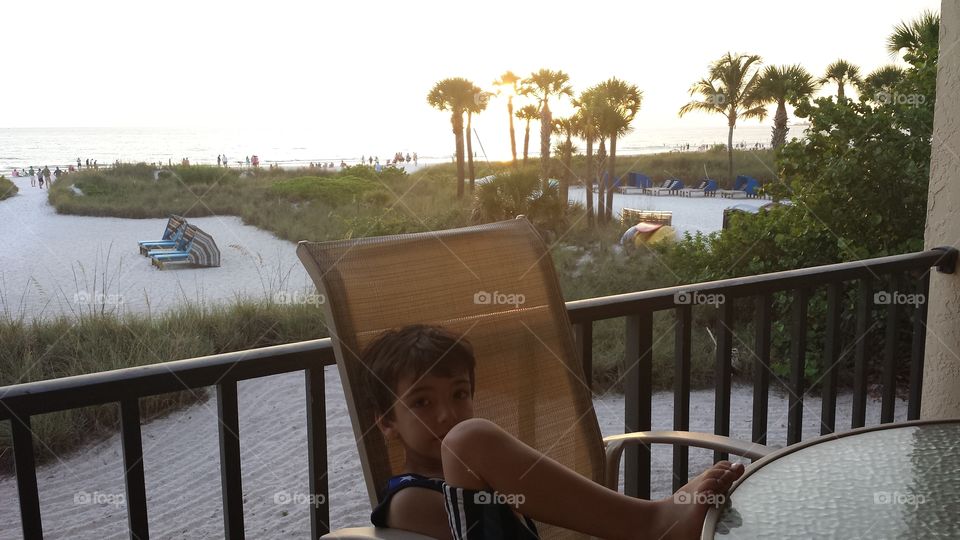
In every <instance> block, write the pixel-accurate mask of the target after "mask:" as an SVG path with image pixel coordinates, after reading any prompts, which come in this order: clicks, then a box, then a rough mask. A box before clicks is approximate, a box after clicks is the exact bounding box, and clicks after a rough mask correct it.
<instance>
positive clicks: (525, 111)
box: [515, 105, 540, 165]
mask: <svg viewBox="0 0 960 540" xmlns="http://www.w3.org/2000/svg"><path fill="white" fill-rule="evenodd" d="M515 116H516V117H517V118H519V119H520V120H525V121H526V123H527V125H526V128H525V129H524V131H523V164H524V165H526V164H527V152H528V150H529V149H530V121H531V120H537V119H539V118H540V111H538V110H537V107H536V105H524V106H523V107H520V109H519V110H518V111H517V112H516V114H515Z"/></svg>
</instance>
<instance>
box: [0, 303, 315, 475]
mask: <svg viewBox="0 0 960 540" xmlns="http://www.w3.org/2000/svg"><path fill="white" fill-rule="evenodd" d="M320 311H321V310H320V309H319V307H318V306H316V305H314V304H310V303H303V304H274V303H271V302H267V301H253V300H240V301H238V302H236V303H234V304H231V305H226V306H204V307H200V306H197V305H192V304H185V305H184V306H183V307H182V308H181V309H179V310H178V311H176V312H171V313H167V314H164V315H154V316H153V317H148V316H146V315H124V316H118V315H116V314H113V313H102V314H90V313H80V314H77V315H75V316H69V317H68V316H62V317H58V318H55V319H42V320H35V321H27V320H25V319H23V318H13V317H10V316H4V317H0V343H3V347H0V387H3V386H7V385H13V384H19V383H26V382H32V381H41V380H47V379H55V378H59V377H68V376H71V375H80V374H85V373H94V372H100V371H108V370H113V369H121V368H128V367H133V366H142V365H148V364H157V363H161V362H167V361H172V360H179V359H185V358H194V357H198V356H206V355H211V354H218V353H225V352H231V351H240V350H245V349H251V348H256V347H266V346H270V345H279V344H282V343H290V342H295V341H303V340H308V339H317V338H320V337H325V336H326V335H327V333H326V327H325V326H324V324H323V319H322V315H321V313H320ZM206 397H207V394H206V390H205V389H198V390H192V391H187V390H185V391H183V392H178V393H173V394H163V395H158V396H153V397H149V398H145V399H142V400H140V407H141V416H142V418H143V419H144V420H149V419H152V418H156V417H158V416H162V415H164V414H166V413H168V412H170V411H171V410H175V409H178V408H180V407H182V406H184V405H189V404H191V403H195V402H197V401H198V400H203V399H206ZM31 422H32V424H31V429H32V430H33V432H34V434H35V435H36V437H37V441H38V442H37V444H36V447H35V448H36V452H37V458H38V460H40V461H41V462H42V461H46V460H49V459H51V458H53V457H54V456H57V455H60V454H62V453H66V452H69V451H71V450H74V449H76V448H77V447H79V446H80V445H82V444H84V443H86V442H89V441H91V440H95V439H97V438H100V437H103V436H106V435H108V434H110V433H113V432H115V431H116V429H117V428H118V426H119V424H118V422H119V408H118V407H117V406H116V405H115V404H110V405H103V406H96V407H84V408H80V409H71V410H67V411H62V412H57V413H51V414H43V415H37V416H34V417H32V418H31ZM12 456H13V449H12V442H11V436H10V422H0V471H3V470H5V471H8V472H9V471H10V466H11V461H12Z"/></svg>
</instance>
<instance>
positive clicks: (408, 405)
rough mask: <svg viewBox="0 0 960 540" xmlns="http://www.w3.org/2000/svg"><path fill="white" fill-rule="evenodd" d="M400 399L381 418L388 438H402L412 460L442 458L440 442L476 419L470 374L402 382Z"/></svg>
mask: <svg viewBox="0 0 960 540" xmlns="http://www.w3.org/2000/svg"><path fill="white" fill-rule="evenodd" d="M396 393H397V396H399V399H397V401H396V402H395V403H394V406H393V410H392V411H391V413H388V414H386V415H384V416H381V417H380V418H379V421H378V423H379V425H380V429H381V430H382V431H383V433H384V435H386V436H387V438H397V437H399V438H400V439H401V440H402V441H403V445H404V448H405V449H406V452H407V454H408V458H410V457H419V458H426V459H431V460H439V459H440V442H441V441H443V438H444V436H446V434H447V432H448V431H450V429H451V428H453V426H455V425H457V424H458V423H460V422H462V421H463V420H467V419H469V418H473V396H472V395H471V393H470V376H469V374H468V373H467V372H466V371H463V372H460V373H455V374H454V375H453V376H451V377H446V376H441V375H432V374H429V373H428V374H426V375H424V376H423V377H421V378H420V379H419V380H414V378H413V377H412V376H410V377H404V378H402V379H400V381H399V382H398V384H397V388H396Z"/></svg>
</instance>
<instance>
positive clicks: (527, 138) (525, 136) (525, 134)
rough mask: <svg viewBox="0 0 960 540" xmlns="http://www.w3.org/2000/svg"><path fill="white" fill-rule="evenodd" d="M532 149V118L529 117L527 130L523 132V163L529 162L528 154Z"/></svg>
mask: <svg viewBox="0 0 960 540" xmlns="http://www.w3.org/2000/svg"><path fill="white" fill-rule="evenodd" d="M529 150H530V120H529V119H527V130H526V131H524V132H523V164H524V165H526V164H527V154H528V153H529Z"/></svg>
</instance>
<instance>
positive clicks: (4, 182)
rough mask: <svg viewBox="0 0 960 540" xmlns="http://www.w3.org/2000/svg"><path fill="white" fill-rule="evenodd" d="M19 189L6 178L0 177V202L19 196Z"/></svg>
mask: <svg viewBox="0 0 960 540" xmlns="http://www.w3.org/2000/svg"><path fill="white" fill-rule="evenodd" d="M17 191H19V189H18V188H17V185H16V184H14V183H13V182H11V181H10V180H8V179H7V177H5V176H0V201H2V200H4V199H9V198H10V197H13V196H14V195H16V194H17Z"/></svg>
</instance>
